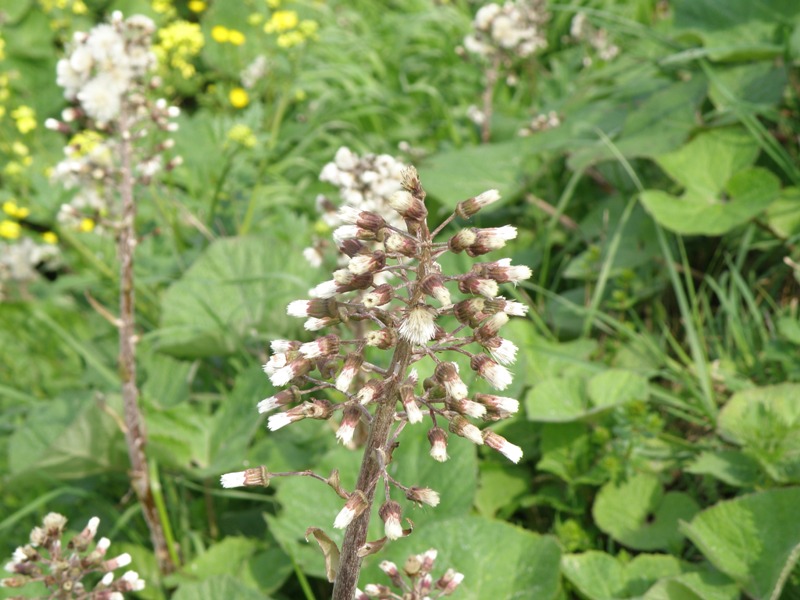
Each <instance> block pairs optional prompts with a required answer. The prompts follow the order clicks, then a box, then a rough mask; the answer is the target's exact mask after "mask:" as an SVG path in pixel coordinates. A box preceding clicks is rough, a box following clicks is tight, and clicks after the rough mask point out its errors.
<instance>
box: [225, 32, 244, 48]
mask: <svg viewBox="0 0 800 600" xmlns="http://www.w3.org/2000/svg"><path fill="white" fill-rule="evenodd" d="M228 41H229V42H230V43H231V44H233V45H234V46H241V45H242V44H244V41H245V37H244V34H243V33H242V32H241V31H238V30H236V29H231V30H230V31H229V32H228Z"/></svg>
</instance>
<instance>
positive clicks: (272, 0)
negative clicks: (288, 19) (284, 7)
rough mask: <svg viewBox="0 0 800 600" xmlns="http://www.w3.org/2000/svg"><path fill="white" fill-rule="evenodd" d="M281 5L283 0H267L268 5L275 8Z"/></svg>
mask: <svg viewBox="0 0 800 600" xmlns="http://www.w3.org/2000/svg"><path fill="white" fill-rule="evenodd" d="M280 5H281V0H267V6H269V7H270V8H271V9H273V10H275V9H276V8H278V7H279V6H280Z"/></svg>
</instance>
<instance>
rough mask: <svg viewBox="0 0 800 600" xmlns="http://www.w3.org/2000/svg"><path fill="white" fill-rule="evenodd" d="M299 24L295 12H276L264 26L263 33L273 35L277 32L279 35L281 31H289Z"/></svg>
mask: <svg viewBox="0 0 800 600" xmlns="http://www.w3.org/2000/svg"><path fill="white" fill-rule="evenodd" d="M299 22H300V19H299V18H298V17H297V13H296V12H295V11H293V10H277V11H275V12H274V13H272V17H271V18H270V20H269V21H267V23H266V24H265V25H264V32H266V33H275V32H276V31H277V32H279V33H280V32H282V31H289V30H290V29H294V28H295V27H297V24H298V23H299Z"/></svg>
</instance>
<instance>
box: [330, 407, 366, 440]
mask: <svg viewBox="0 0 800 600" xmlns="http://www.w3.org/2000/svg"><path fill="white" fill-rule="evenodd" d="M359 419H361V410H360V409H359V408H358V407H357V406H353V405H349V406H347V407H346V408H345V409H344V414H343V415H342V422H341V423H340V424H339V429H337V430H336V439H338V440H339V441H340V442H342V444H344V445H345V446H346V445H347V444H349V443H350V442H352V441H353V434H354V433H355V431H356V426H357V425H358V421H359Z"/></svg>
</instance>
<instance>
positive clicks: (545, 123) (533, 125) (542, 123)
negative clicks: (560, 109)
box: [518, 110, 561, 137]
mask: <svg viewBox="0 0 800 600" xmlns="http://www.w3.org/2000/svg"><path fill="white" fill-rule="evenodd" d="M559 125H561V117H559V116H558V113H557V112H556V111H554V110H551V111H550V112H547V113H540V114H538V115H536V116H535V117H533V119H531V121H530V123H528V124H527V125H526V126H525V127H523V128H521V129H520V130H519V132H518V135H520V136H521V137H526V136H529V135H531V134H533V133H536V132H537V131H545V130H547V129H553V128H555V127H558V126H559Z"/></svg>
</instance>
